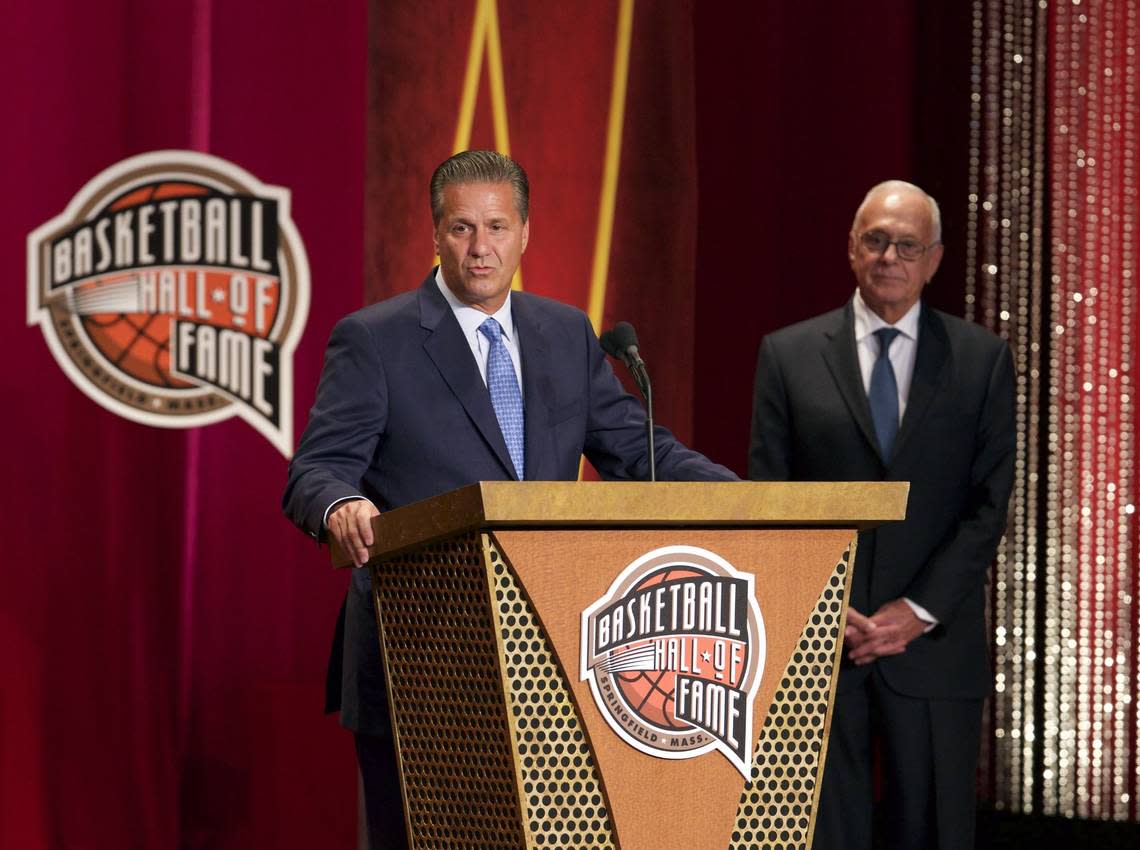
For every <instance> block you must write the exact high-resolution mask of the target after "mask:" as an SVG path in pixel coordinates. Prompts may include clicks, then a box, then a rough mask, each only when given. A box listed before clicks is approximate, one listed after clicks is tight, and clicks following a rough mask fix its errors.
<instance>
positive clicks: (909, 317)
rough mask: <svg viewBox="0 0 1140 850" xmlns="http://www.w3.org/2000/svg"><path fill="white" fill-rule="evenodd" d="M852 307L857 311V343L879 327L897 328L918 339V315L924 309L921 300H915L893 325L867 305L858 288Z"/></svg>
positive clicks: (903, 333) (904, 333)
mask: <svg viewBox="0 0 1140 850" xmlns="http://www.w3.org/2000/svg"><path fill="white" fill-rule="evenodd" d="M851 308H852V310H853V311H854V312H855V342H856V344H858V343H861V342H862V341H863V340H865V339H866V338H867V337H869V336H870V335H871V334H873V333H874V332H875V331H877V330H879V328H896V329H897V330H899V331H901V332H902V335H903V336H905V337H907V338H909V339H913V340H917V339H918V317H919V314H920V312H921V311H922V301H921V300H919V301H916V302H914V305H913V306H912V307H911V308H910V309H909V310H907V311H906V313H905V314H904V315H903V317H902V318H901V319H899V320H898V321H897V322H895V323H894V324H893V325H891V324H888V323H887V322H884V321H883V319H882V317H881V316H879V314H878V313H876V312H875V311H874V310H872V309H871V308H870V307H868V306H867V302H866V301H864V300H863V296H862V295H861V294H860V292H859V290H858V289H856V290H855V297H854V298H852V299H851Z"/></svg>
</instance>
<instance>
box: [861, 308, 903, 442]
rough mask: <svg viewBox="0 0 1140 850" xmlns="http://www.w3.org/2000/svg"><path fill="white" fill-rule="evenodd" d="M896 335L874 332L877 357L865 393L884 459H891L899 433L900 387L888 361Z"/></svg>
mask: <svg viewBox="0 0 1140 850" xmlns="http://www.w3.org/2000/svg"><path fill="white" fill-rule="evenodd" d="M899 333H901V331H899V330H898V329H897V328H879V329H878V330H877V331H875V337H876V338H877V339H878V340H879V357H878V359H877V360H875V365H874V367H873V368H872V369H871V389H870V391H869V392H868V393H867V400H868V401H869V402H870V403H871V419H872V420H874V422H875V436H876V437H878V438H879V449H880V451H882V453H883V460H890V459H891V448H892V447H893V446H894V444H895V435H896V434H897V433H898V432H899V385H898V382H897V381H896V380H895V370H894V367H892V366H891V358H890V351H891V343H892V342H894V340H895V337H896V336H898V335H899Z"/></svg>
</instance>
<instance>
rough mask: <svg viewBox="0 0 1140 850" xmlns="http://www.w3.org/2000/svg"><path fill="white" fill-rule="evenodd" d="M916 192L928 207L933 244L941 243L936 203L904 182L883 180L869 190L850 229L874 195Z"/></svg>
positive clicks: (853, 226) (940, 213)
mask: <svg viewBox="0 0 1140 850" xmlns="http://www.w3.org/2000/svg"><path fill="white" fill-rule="evenodd" d="M900 191H903V192H917V193H918V194H919V195H921V196H922V198H923V199H924V200H925V201H926V204H927V206H929V207H930V229H931V232H932V235H933V237H934V239H933V241H934V242H935V243H938V242H941V241H942V211H941V210H939V209H938V201H936V200H934V198H932V197H931V196H930V195H928V194H926V192H924V191H923V190H922V189H920V188H919V187H918V186H915V185H914V184H913V183H907V182H906V181H905V180H884V181H883V182H882V183H878V184H876V185H874V186H872V187H871V188H870V190H869V191H868V192H867V194H866V195H864V196H863V203H861V204H859V209H857V210H855V218H854V219H853V220H852V222H851V229H852V230H854V229H855V225H856V224H857V223H858V222H859V216H861V215H862V214H863V208H864V207H866V206H867V203H868V202H869V201H870V200H871V198H872V197H873V196H874V195H879V194H882V193H883V192H900Z"/></svg>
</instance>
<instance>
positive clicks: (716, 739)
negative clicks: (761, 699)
mask: <svg viewBox="0 0 1140 850" xmlns="http://www.w3.org/2000/svg"><path fill="white" fill-rule="evenodd" d="M581 646H582V658H581V677H582V679H584V680H588V681H589V683H590V690H591V691H592V692H593V694H594V701H595V703H597V706H598V710H599V711H601V713H602V716H603V717H605V719H606V722H608V723H609V725H610V727H611V728H612V729H613V730H614V732H616V733H617V734H618V735H619V736H620V737H621V738H622V739H624V740H625V741H626V742H627V743H629V744H631V745H632V746H634V747H636V748H637V749H638V750H641V752H643V753H646V754H647V755H651V756H657V757H659V758H669V759H686V758H694V757H696V756H699V755H703V754H704V753H707V752H710V751H712V750H720V751H721V752H722V753H724V755H725V756H726V757H727V758H728V760H729V761H730V762H732V764H733V765H735V767H736V768H737V770H739V771H740V772H741V773H742V774H744V777H745V778H746V779H747V778H748V775H749V771H750V769H751V762H752V758H751V756H752V753H751V744H752V704H753V702H754V700H755V697H756V690H757V688H758V687H759V685H760V674H761V672H762V671H763V669H764V654H765V638H764V620H763V617H762V616H761V614H760V606H759V605H757V603H756V593H755V579H754V577H753V576H752V575H751V574H748V573H741V572H737V570H736V569H735V568H733V566H732V565H731V564H729V563H728V562H727V561H726V560H724V558H721V557H720V556H719V555H716V554H714V553H712V552H709V551H708V550H706V549H700V548H697V547H694V546H666V547H663V548H660V549H654V550H653V551H652V552H647V553H646V554H644V555H642V556H641V557H640V558H638V559H637V560H635V561H634V562H633V563H632V564H630V565H629V566H628V567H626V568H625V569H624V570H623V571H622V573H621V575H619V576H618V577H617V579H616V580H615V581H614V583H613V584H612V585H610V589H609V591H608V592H607V593H606V595H605V596H603V597H602V598H601V599H599V600H598V601H597V602H595V603H594V604H593V605H591V606H590V607H589V608H587V609H586V610H585V611H584V612H582V642H581Z"/></svg>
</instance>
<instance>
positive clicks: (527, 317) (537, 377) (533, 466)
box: [511, 292, 557, 481]
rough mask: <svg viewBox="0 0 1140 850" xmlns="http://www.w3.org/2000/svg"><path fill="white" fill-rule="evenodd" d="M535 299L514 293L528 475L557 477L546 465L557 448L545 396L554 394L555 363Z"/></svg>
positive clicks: (543, 477)
mask: <svg viewBox="0 0 1140 850" xmlns="http://www.w3.org/2000/svg"><path fill="white" fill-rule="evenodd" d="M533 308H534V302H533V301H530V300H528V299H527V297H526V296H525V295H522V296H520V295H519V293H517V292H516V293H512V294H511V315H512V317H513V318H514V322H515V333H516V334H518V338H519V351H521V352H522V376H523V406H524V410H525V414H524V415H525V417H526V424H525V426H524V427H525V429H526V478H527V480H528V481H543V480H546V479H552V478H555V477H557V476H556V475H554V471H553V470H546V469H544V468H543V466H544V464H545V463H546V462H547V461H552V460H553V459H554V457H555V455H554V452H552V451H549V450H547V448H546V445H547V442H548V441H549V440H550V436H551V435H550V431H549V429H548V428H547V427H546V425H547V420H548V418H549V416H548V410H547V408H546V405H545V403H544V401H543V400H544V399H548V398H552V397H553V386H552V381H553V379H554V378H553V376H554V363H553V361H552V359H551V356H550V349H549V346H548V338H547V334H546V333H544V332H543V328H542V317H541V316H540V315H539V314H538V313H537V312H536V311H535V310H534V309H533Z"/></svg>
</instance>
